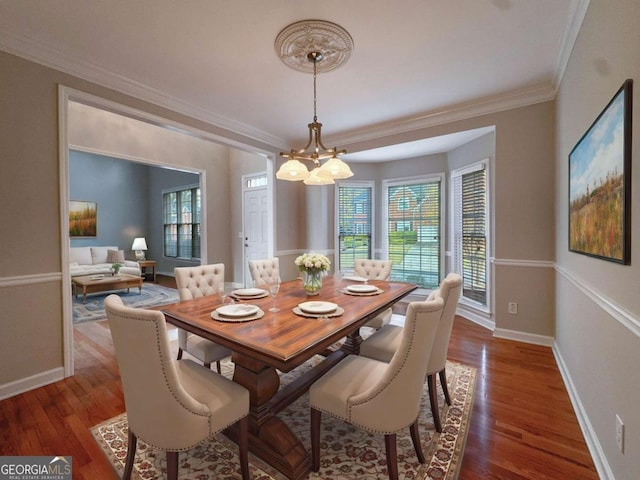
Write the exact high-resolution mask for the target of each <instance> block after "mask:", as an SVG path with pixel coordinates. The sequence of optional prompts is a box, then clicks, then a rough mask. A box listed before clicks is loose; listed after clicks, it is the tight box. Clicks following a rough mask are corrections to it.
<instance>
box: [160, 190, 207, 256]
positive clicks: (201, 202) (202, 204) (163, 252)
mask: <svg viewBox="0 0 640 480" xmlns="http://www.w3.org/2000/svg"><path fill="white" fill-rule="evenodd" d="M195 188H197V189H200V222H199V225H200V256H199V257H180V256H175V257H168V256H167V255H165V251H166V248H165V243H164V241H165V236H164V235H165V232H164V229H165V226H166V225H168V224H166V223H164V221H165V211H164V196H165V195H166V194H167V193H179V192H183V191H185V190H193V189H195ZM161 193H162V258H165V259H168V260H174V261H176V260H180V261H200V262H202V261H203V252H202V237H203V235H202V229H203V219H204V215H205V209H204V202H205V198H204V196H203V192H202V186H201V185H200V183H191V184H188V185H181V186H179V187H170V188H164V189H162V190H161ZM178 225H180V224H178ZM191 225H193V223H191ZM177 248H178V245H177V243H176V249H177Z"/></svg>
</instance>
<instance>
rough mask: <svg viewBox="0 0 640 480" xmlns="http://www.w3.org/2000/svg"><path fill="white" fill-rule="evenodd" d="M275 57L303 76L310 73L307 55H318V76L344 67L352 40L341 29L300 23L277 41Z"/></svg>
mask: <svg viewBox="0 0 640 480" xmlns="http://www.w3.org/2000/svg"><path fill="white" fill-rule="evenodd" d="M275 49H276V53H277V54H278V56H279V57H280V59H281V60H282V61H283V62H284V64H285V65H286V66H287V67H289V68H293V69H294V70H297V71H299V72H304V73H313V62H310V61H309V59H308V55H309V53H310V52H321V53H322V57H323V58H322V62H318V68H317V72H318V73H324V72H330V71H331V70H335V69H336V68H338V67H340V66H341V65H343V64H344V63H345V62H346V61H347V60H349V57H350V56H351V52H353V39H352V38H351V35H349V32H347V31H346V30H345V29H344V28H342V27H341V26H340V25H337V24H335V23H332V22H326V21H324V20H302V21H300V22H295V23H292V24H291V25H289V26H288V27H285V28H284V29H283V30H282V31H281V32H280V33H279V34H278V36H277V37H276V41H275Z"/></svg>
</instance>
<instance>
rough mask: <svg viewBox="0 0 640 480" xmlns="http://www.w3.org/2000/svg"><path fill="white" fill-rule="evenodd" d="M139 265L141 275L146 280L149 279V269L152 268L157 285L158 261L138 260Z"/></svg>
mask: <svg viewBox="0 0 640 480" xmlns="http://www.w3.org/2000/svg"><path fill="white" fill-rule="evenodd" d="M138 265H140V273H141V275H142V277H144V278H145V279H146V278H147V268H150V269H151V273H152V274H153V283H156V261H155V260H138Z"/></svg>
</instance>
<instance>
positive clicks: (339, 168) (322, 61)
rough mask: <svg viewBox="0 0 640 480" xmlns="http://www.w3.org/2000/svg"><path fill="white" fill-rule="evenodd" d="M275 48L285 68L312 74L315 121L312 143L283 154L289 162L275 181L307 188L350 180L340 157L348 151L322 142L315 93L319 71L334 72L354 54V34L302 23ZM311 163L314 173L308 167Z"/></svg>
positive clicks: (282, 36)
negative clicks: (287, 182)
mask: <svg viewBox="0 0 640 480" xmlns="http://www.w3.org/2000/svg"><path fill="white" fill-rule="evenodd" d="M275 47H276V52H277V53H278V55H279V57H280V59H281V60H282V61H283V62H284V63H285V65H287V66H289V67H291V68H293V69H294V70H298V71H301V72H305V73H308V72H313V121H312V122H311V123H309V124H308V128H309V141H308V142H307V145H306V146H305V147H304V148H300V149H294V148H292V149H291V150H290V151H288V152H280V156H281V157H283V158H285V159H286V161H285V162H284V163H283V164H282V165H281V166H280V169H279V170H278V171H277V172H276V178H278V179H279V180H288V181H303V182H304V183H305V184H307V185H329V184H333V183H335V180H339V179H342V178H349V177H351V176H352V175H353V172H352V171H351V169H350V168H349V165H347V164H346V163H345V162H343V161H342V160H340V159H339V158H338V157H339V156H340V155H343V154H345V153H347V151H346V150H345V149H338V148H337V147H331V148H327V147H325V146H324V144H323V143H322V123H320V122H318V116H317V93H316V84H317V75H318V72H327V71H330V70H333V69H335V68H337V67H339V66H340V65H342V64H343V63H345V62H346V61H347V60H348V58H349V56H350V55H351V52H352V51H353V40H352V39H351V35H349V33H348V32H347V31H346V30H344V29H343V28H342V27H341V26H339V25H336V24H335V23H331V22H325V21H322V20H303V21H300V22H296V23H293V24H291V25H289V26H288V27H286V28H285V29H283V30H282V31H281V32H280V33H279V34H278V36H277V37H276V42H275ZM325 160H326V162H324V163H322V162H323V161H325ZM308 162H310V163H311V171H309V169H308V168H307V165H305V163H308Z"/></svg>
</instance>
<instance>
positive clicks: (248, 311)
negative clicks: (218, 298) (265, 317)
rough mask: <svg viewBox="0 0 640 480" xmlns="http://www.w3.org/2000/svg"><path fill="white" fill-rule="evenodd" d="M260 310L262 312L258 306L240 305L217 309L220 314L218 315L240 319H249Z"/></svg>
mask: <svg viewBox="0 0 640 480" xmlns="http://www.w3.org/2000/svg"><path fill="white" fill-rule="evenodd" d="M258 310H260V308H259V307H257V306H256V305H245V304H240V305H225V306H223V307H220V308H217V309H216V312H218V314H220V315H223V316H225V317H235V318H240V317H248V316H250V315H254V314H255V313H256V312H257V311H258Z"/></svg>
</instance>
